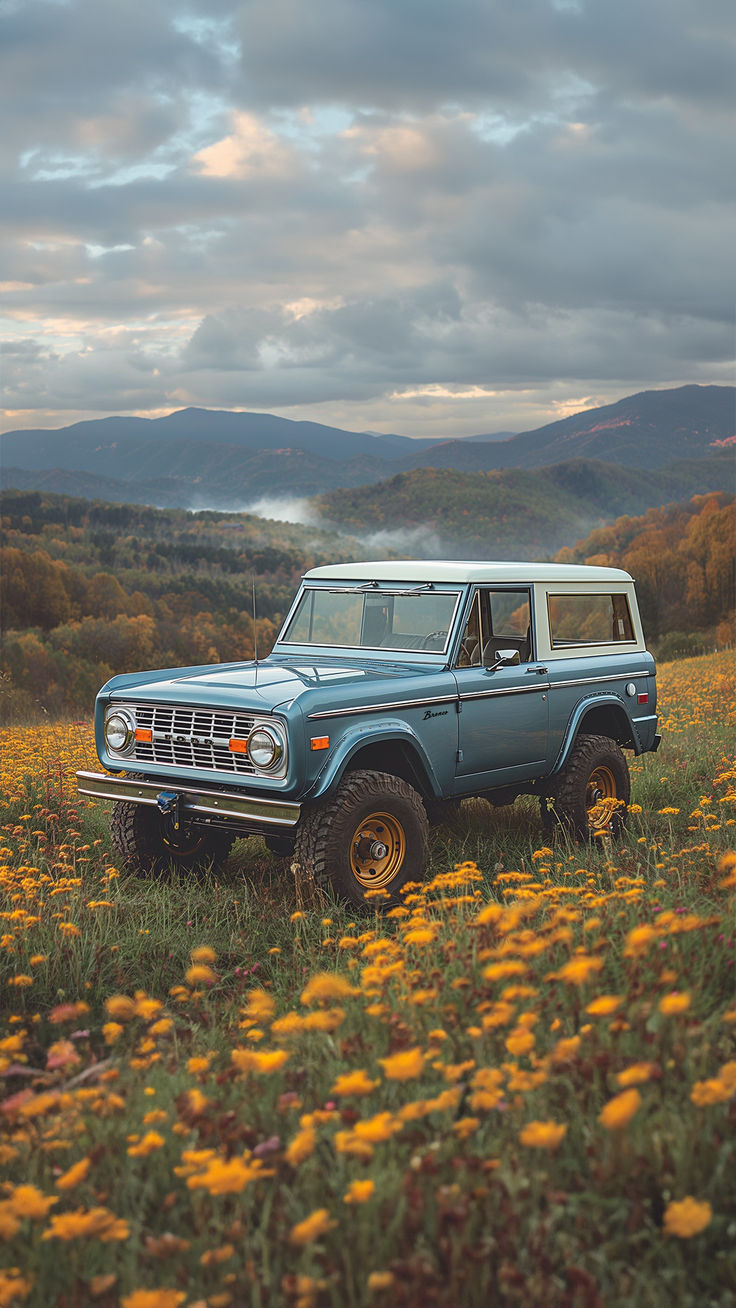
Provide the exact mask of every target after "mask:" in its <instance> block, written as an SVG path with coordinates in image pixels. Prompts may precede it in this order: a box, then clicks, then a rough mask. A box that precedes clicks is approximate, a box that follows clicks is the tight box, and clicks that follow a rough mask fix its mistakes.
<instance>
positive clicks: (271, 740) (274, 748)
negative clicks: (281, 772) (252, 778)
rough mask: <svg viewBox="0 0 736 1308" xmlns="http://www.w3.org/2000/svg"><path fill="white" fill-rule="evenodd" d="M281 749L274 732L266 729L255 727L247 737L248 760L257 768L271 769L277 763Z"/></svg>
mask: <svg viewBox="0 0 736 1308" xmlns="http://www.w3.org/2000/svg"><path fill="white" fill-rule="evenodd" d="M282 753H283V749H282V746H281V741H280V740H279V739H278V736H277V735H276V734H275V732H273V731H270V730H269V728H268V727H256V729H255V731H251V733H250V735H249V737H248V758H249V759H250V761H251V763H253V764H254V766H255V767H257V768H272V767H275V766H276V764H277V763H278V761H279V759H280V758H281V755H282Z"/></svg>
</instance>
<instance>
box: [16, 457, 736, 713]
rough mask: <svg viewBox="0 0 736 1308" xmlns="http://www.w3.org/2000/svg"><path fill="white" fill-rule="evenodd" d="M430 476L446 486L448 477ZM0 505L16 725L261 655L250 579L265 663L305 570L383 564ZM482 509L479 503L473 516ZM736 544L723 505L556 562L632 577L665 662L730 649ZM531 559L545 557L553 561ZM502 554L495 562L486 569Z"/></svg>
mask: <svg viewBox="0 0 736 1308" xmlns="http://www.w3.org/2000/svg"><path fill="white" fill-rule="evenodd" d="M453 475H454V474H450V476H451V477H452V476H453ZM515 475H516V476H517V477H519V478H522V479H523V478H525V477H528V476H530V475H531V474H527V473H520V472H519V473H517V474H515ZM435 476H436V477H437V480H438V484H439V483H440V482H441V481H444V480H446V478H447V474H442V476H441V477H440V474H435ZM506 484H507V485H508V483H506ZM522 490H523V487H522V488H520V491H519V495H520V500H519V502H521V499H522ZM0 508H1V509H2V551H1V554H2V557H1V558H0V611H1V612H2V621H3V628H4V632H3V650H2V663H1V665H0V667H1V673H0V706H2V710H1V711H2V712H3V713H4V715H5V717H6V719H7V718H11V719H25V718H28V717H30V716H34V715H38V714H44V713H47V714H49V715H52V716H53V715H55V714H59V713H61V712H73V713H79V714H85V715H88V714H89V712H90V710H91V706H92V702H93V699H94V695H95V693H96V691H97V689H98V688H99V686H100V685H101V684H102V683H103V682H104V681H105V680H106V679H107V678H108V677H110V676H112V675H113V674H114V673H117V672H132V671H135V670H136V669H138V668H146V667H149V668H151V667H167V666H169V667H182V666H186V665H192V664H198V663H214V662H227V661H230V660H239V659H249V658H252V657H253V617H252V578H253V576H254V575H255V577H256V582H257V606H258V652H259V655H263V654H265V653H267V652H268V650H269V649H270V647H271V644H272V641H273V638H274V636H275V634H276V631H277V630H278V627H279V625H280V623H281V620H282V618H283V616H284V614H285V612H286V610H287V607H288V605H289V603H290V601H291V599H292V597H293V595H294V593H295V590H296V587H297V585H298V583H299V579H300V577H301V575H302V573H303V572H305V571H306V570H307V569H308V568H310V567H313V566H315V565H316V564H319V563H324V562H329V561H330V560H332V559H342V560H349V559H359V558H365V557H367V556H368V557H374V558H375V557H381V556H382V552H381V551H377V550H375V548H373V547H370V548H369V547H366V546H365V545H360V544H359V543H358V542H357V541H355V540H354V539H351V538H349V537H345V536H338V535H335V534H330V533H328V532H320V531H315V530H312V529H311V528H304V527H297V526H292V525H290V524H288V523H282V522H265V521H263V520H262V519H260V518H255V517H251V516H248V515H244V514H219V513H207V514H192V513H188V512H186V511H184V510H178V509H149V508H140V507H137V506H131V505H113V504H102V503H98V502H93V501H87V500H79V499H76V500H75V499H67V498H65V497H63V496H56V495H43V494H39V493H37V492H32V493H30V492H29V493H20V492H8V493H6V494H5V495H4V496H3V497H2V498H1V499H0ZM472 508H473V505H472V501H469V507H468V512H469V514H470V513H471V511H472ZM514 512H515V502H514V501H511V500H510V499H509V498H508V496H507V497H506V498H505V500H504V501H503V504H502V505H500V506H499V515H500V516H499V524H498V528H497V531H498V533H499V538H500V539H503V537H504V533H505V532H506V531H507V530H508V527H507V524H509V523H511V522H513V514H514ZM541 516H542V514H541V509H540V517H541ZM548 520H549V519H546V520H545V519H543V520H542V530H544V529H546V523H547V522H548ZM438 525H440V524H439V519H438ZM735 532H736V504H735V501H734V497H733V496H730V495H727V494H726V493H723V492H722V493H718V494H712V495H707V496H696V497H695V499H693V500H691V501H689V502H688V503H685V504H679V505H669V506H668V507H666V508H662V509H653V510H650V511H649V512H648V513H646V514H644V516H643V517H620V518H618V519H617V521H616V522H614V523H613V524H612V525H610V526H607V527H603V528H599V529H597V530H596V531H593V532H592V533H591V534H590V535H588V536H586V538H585V539H584V540H581V541H579V542H578V543H577V544H576V545H574V546H573V547H570V548H565V549H563V550H562V551H561V552H560V553H559V554H558V556H557V557H558V558H559V559H560V560H563V561H574V562H583V563H585V562H588V563H605V564H613V565H616V566H623V567H625V568H626V569H627V570H628V571H630V572H631V573H632V574H633V576H634V577H635V578H636V581H637V589H638V593H639V597H640V604H641V608H642V614H643V618H644V624H645V630H646V634H647V637H648V639H649V641H650V643H651V644H652V645H653V646H654V647H655V649H657V648H659V649H665V650H667V649H668V645H667V643H666V642H668V641H669V643H670V646H672V648H675V649H681V648H686V647H687V642H688V641H691V642H692V641H695V642H696V643H698V642H702V641H703V639H704V638H705V636H706V634H707V638H708V639H712V638H718V639H719V640H720V641H721V643H728V642H729V641H730V640H733V636H732V635H729V631H730V628H729V625H728V619H729V615H731V614H732V612H733V571H732V552H733V540H734V534H735ZM572 534H573V532H572V531H571V532H570V534H569V536H568V539H569V538H570V535H572ZM385 553H386V552H385V551H384V552H383V555H385ZM531 553H533V554H535V555H536V557H537V558H542V557H545V551H544V550H542V549H539V550H537V551H533V550H532V551H531ZM493 554H494V551H493V549H489V550H488V551H487V553H486V557H493ZM547 556H548V555H547ZM673 633H674V635H673ZM673 641H674V644H673Z"/></svg>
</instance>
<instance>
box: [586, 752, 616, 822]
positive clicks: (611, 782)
mask: <svg viewBox="0 0 736 1308" xmlns="http://www.w3.org/2000/svg"><path fill="white" fill-rule="evenodd" d="M619 807H620V800H619V797H618V790H617V788H616V778H615V777H614V775H613V772H612V771H611V769H610V768H607V767H605V765H604V764H602V763H601V764H599V765H598V767H597V768H594V769H593V771H592V772H591V774H590V776H589V777H588V784H587V786H586V787H585V808H586V811H587V814H588V827H589V829H590V830H591V831H608V830H610V827H611V819H612V817H613V815H614V813H615V812H616V810H617V809H618V808H619Z"/></svg>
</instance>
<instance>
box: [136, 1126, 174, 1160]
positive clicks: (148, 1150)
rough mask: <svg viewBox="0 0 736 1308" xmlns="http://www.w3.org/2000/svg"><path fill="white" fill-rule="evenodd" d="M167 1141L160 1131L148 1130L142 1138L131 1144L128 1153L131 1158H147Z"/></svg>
mask: <svg viewBox="0 0 736 1308" xmlns="http://www.w3.org/2000/svg"><path fill="white" fill-rule="evenodd" d="M165 1143H166V1141H165V1140H164V1137H163V1136H162V1135H159V1133H158V1131H147V1132H146V1134H145V1135H144V1137H143V1139H142V1140H139V1141H138V1142H137V1143H136V1144H132V1145H131V1146H130V1148H129V1149H128V1153H129V1154H130V1157H131V1158H147V1157H148V1155H149V1154H152V1153H154V1152H155V1150H156V1149H160V1148H161V1147H162V1145H164V1144H165Z"/></svg>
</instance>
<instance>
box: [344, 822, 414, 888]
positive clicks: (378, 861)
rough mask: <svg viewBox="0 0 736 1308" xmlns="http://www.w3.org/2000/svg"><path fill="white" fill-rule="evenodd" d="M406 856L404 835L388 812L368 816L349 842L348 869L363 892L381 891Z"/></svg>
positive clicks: (398, 823) (394, 874) (398, 824)
mask: <svg viewBox="0 0 736 1308" xmlns="http://www.w3.org/2000/svg"><path fill="white" fill-rule="evenodd" d="M405 857H406V835H405V833H404V828H403V827H402V825H401V823H400V822H399V821H398V819H397V818H395V817H394V816H393V815H392V814H391V813H369V815H368V817H366V818H365V820H364V821H363V822H361V823H360V826H358V827H356V828H355V832H354V834H353V838H352V840H351V841H350V867H351V870H352V873H353V876H354V877H355V880H356V881H357V882H358V884H359V885H360V886H362V887H363V889H364V890H382V889H384V887H385V886H387V885H389V884H390V882H391V881H393V879H394V877H395V876H396V874H397V872H398V871H399V869H400V868H401V866H402V864H403V862H404V859H405Z"/></svg>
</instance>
